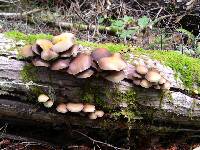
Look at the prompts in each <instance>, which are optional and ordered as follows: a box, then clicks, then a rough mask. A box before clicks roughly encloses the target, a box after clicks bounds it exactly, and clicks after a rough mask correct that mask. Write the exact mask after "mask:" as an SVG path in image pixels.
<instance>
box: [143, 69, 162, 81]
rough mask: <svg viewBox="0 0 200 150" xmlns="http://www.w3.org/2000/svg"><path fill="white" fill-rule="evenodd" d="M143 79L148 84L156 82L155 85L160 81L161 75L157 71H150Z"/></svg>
mask: <svg viewBox="0 0 200 150" xmlns="http://www.w3.org/2000/svg"><path fill="white" fill-rule="evenodd" d="M145 78H146V79H147V80H148V81H149V82H156V83H157V82H158V81H159V80H160V79H161V75H160V73H159V72H158V71H157V70H150V71H148V72H147V74H146V75H145Z"/></svg>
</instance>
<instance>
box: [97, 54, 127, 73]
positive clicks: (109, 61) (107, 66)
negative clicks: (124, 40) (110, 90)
mask: <svg viewBox="0 0 200 150" xmlns="http://www.w3.org/2000/svg"><path fill="white" fill-rule="evenodd" d="M119 55H120V54H119ZM119 55H118V54H113V55H112V56H110V57H104V58H101V59H99V61H98V65H99V67H100V68H101V69H102V70H115V71H121V70H123V69H125V68H126V62H125V61H124V60H123V59H122V58H121V57H119Z"/></svg>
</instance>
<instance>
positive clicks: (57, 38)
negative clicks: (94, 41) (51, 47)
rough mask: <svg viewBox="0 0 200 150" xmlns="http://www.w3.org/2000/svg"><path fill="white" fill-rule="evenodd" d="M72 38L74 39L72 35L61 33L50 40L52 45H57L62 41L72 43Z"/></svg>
mask: <svg viewBox="0 0 200 150" xmlns="http://www.w3.org/2000/svg"><path fill="white" fill-rule="evenodd" d="M74 38H75V36H74V34H73V33H69V32H65V33H62V34H60V35H57V36H54V37H53V39H52V43H53V44H57V43H59V42H61V41H64V40H71V41H73V40H74Z"/></svg>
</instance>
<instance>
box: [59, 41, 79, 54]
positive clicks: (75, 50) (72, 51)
mask: <svg viewBox="0 0 200 150" xmlns="http://www.w3.org/2000/svg"><path fill="white" fill-rule="evenodd" d="M79 48H80V46H79V45H77V44H74V45H73V46H72V47H71V48H70V49H69V50H66V51H64V52H62V53H61V54H60V56H61V57H70V56H73V57H75V56H76V55H77V54H78V51H79Z"/></svg>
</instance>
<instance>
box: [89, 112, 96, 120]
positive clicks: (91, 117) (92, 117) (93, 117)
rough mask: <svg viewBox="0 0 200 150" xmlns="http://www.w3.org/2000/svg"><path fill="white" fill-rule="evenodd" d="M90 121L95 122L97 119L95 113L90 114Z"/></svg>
mask: <svg viewBox="0 0 200 150" xmlns="http://www.w3.org/2000/svg"><path fill="white" fill-rule="evenodd" d="M89 119H91V120H95V119H97V115H96V114H95V113H94V112H93V113H90V114H89Z"/></svg>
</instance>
